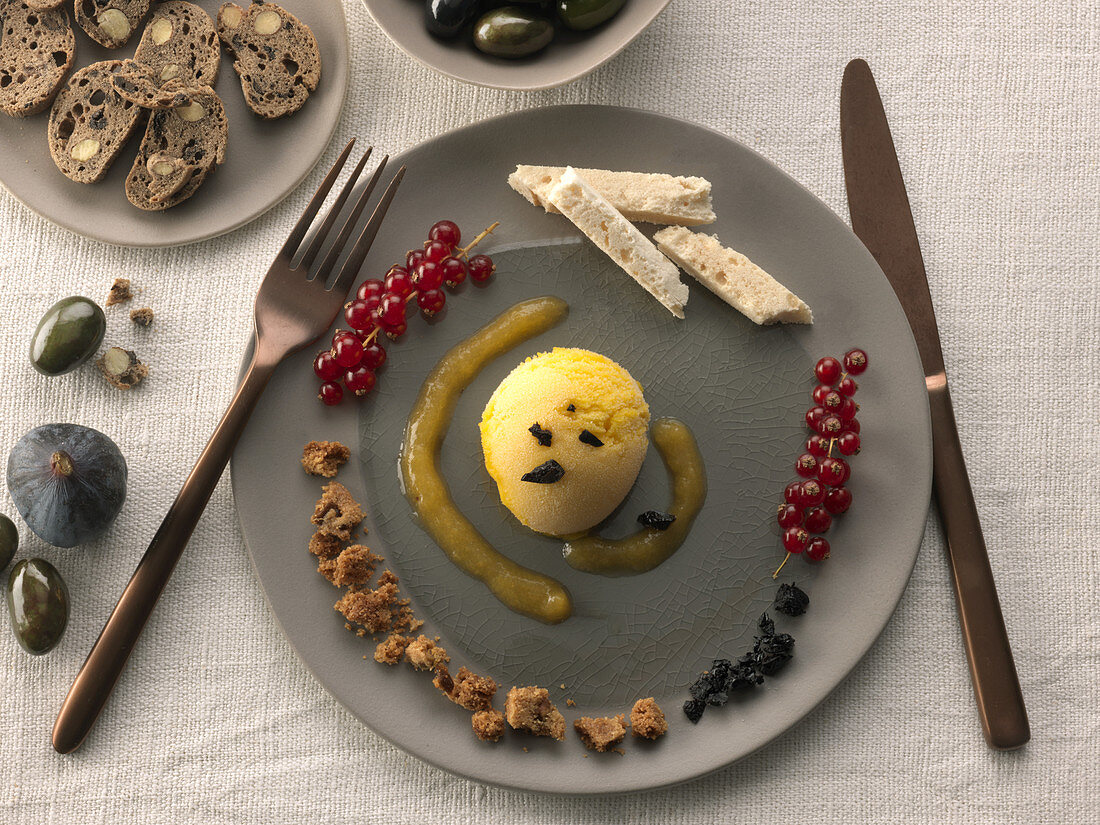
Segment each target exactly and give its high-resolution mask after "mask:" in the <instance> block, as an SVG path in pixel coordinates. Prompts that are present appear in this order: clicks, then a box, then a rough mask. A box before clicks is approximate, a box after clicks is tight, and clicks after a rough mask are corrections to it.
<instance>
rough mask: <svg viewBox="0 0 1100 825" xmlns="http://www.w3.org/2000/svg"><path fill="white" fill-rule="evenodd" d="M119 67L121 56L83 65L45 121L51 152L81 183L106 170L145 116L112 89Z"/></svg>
mask: <svg viewBox="0 0 1100 825" xmlns="http://www.w3.org/2000/svg"><path fill="white" fill-rule="evenodd" d="M121 66H122V62H121V61H119V60H104V61H103V62H101V63H93V64H91V65H90V66H85V67H84V68H83V69H79V70H77V71H75V72H73V75H72V77H70V78H69V82H68V84H67V85H66V86H65V88H64V89H62V90H61V93H60V94H59V95H58V96H57V97H56V98H55V99H54V102H53V108H52V109H51V110H50V122H49V123H48V124H47V126H46V137H47V139H48V140H49V145H50V156H51V157H53V162H54V163H55V164H56V165H57V168H58V169H60V170H61V174H63V175H64V176H65V177H67V178H69V179H71V180H75V181H76V182H77V183H95V182H96V181H98V180H100V179H101V178H102V177H103V176H104V175H106V174H107V170H108V169H110V168H111V164H112V163H114V160H115V158H116V157H118V154H119V152H121V151H122V147H123V146H125V145H126V142H127V141H128V140H129V139H130V135H132V134H133V133H134V129H136V128H137V125H138V121H140V120H141V117H142V114H143V113H142V110H141V107H140V106H136V105H135V104H133V103H132V102H130V101H129V100H124V99H123V98H121V97H119V95H118V93H117V92H115V90H114V86H113V81H114V79H115V74H116V73H117V72H118V70H119V68H120V67H121Z"/></svg>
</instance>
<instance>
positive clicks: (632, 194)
mask: <svg viewBox="0 0 1100 825" xmlns="http://www.w3.org/2000/svg"><path fill="white" fill-rule="evenodd" d="M564 172H565V167H564V166H517V167H516V171H515V172H513V173H512V174H510V175H509V176H508V185H509V186H511V187H512V188H513V189H515V190H516V191H517V192H519V193H520V194H521V195H523V197H525V198H527V200H528V201H530V202H531V203H533V204H534V205H535V206H541V207H542V208H543V209H545V210H546V211H547V212H557V211H558V209H557V207H555V206H554V204H553V203H552V202H551V201H550V199H549V198H547V196H546V195H547V193H548V192H549V191H550V190H551V189H552V188H553V187H554V186H555V185H556V184H557V182H558V181H559V180H561V176H562V174H563V173H564ZM577 173H578V174H579V175H580V176H581V177H583V178H584V179H585V180H586V181H587V182H588V184H589V185H590V186H591V187H592V188H593V189H595V190H596V191H597V192H599V193H600V194H601V195H603V196H604V197H605V198H606V199H607V201H608V202H609V203H610V204H611V205H612V206H614V207H615V208H616V209H617V210H619V211H620V212H621V213H622V214H623V217H624V218H626V219H627V220H628V221H637V222H641V223H663V224H677V225H678V226H695V225H697V224H702V223H714V210H713V209H712V208H711V202H710V181H708V180H707V179H706V178H685V177H676V176H673V175H665V174H659V173H650V172H609V171H607V170H606V169H577Z"/></svg>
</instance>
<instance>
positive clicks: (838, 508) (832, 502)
mask: <svg viewBox="0 0 1100 825" xmlns="http://www.w3.org/2000/svg"><path fill="white" fill-rule="evenodd" d="M824 504H825V509H826V510H828V511H829V512H830V513H832V514H833V515H834V516H839V515H840V514H841V513H846V512H848V508H849V507H851V506H852V492H851V491H850V490H849V489H848V488H847V487H834V488H833V489H831V490H830V491H829V492H827V493H826V494H825V502H824Z"/></svg>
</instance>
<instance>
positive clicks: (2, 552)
mask: <svg viewBox="0 0 1100 825" xmlns="http://www.w3.org/2000/svg"><path fill="white" fill-rule="evenodd" d="M18 549H19V531H18V530H17V529H16V528H15V523H14V522H13V521H12V520H11V519H10V518H8V517H7V516H5V515H3V514H0V570H3V569H4V568H5V567H7V566H8V564H9V563H10V562H11V560H12V559H13V558H14V557H15V551H16V550H18Z"/></svg>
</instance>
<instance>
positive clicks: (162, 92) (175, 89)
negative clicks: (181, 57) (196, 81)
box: [111, 60, 202, 109]
mask: <svg viewBox="0 0 1100 825" xmlns="http://www.w3.org/2000/svg"><path fill="white" fill-rule="evenodd" d="M111 85H112V86H113V88H114V90H115V93H116V94H118V95H119V96H120V97H122V98H123V99H124V100H128V101H130V102H131V103H135V104H137V105H138V106H140V107H141V108H142V109H178V108H179V107H181V106H186V105H187V104H189V103H190V102H191V98H192V97H193V96H194V94H195V92H196V90H197V89H199V88H202V87H201V86H200V87H195V86H187V85H185V84H183V83H181V82H180V81H178V80H167V81H162V80H161V79H160V73H159V72H158V71H157V70H156V69H154V68H152V67H151V66H146V65H145V64H144V63H138V62H137V61H136V60H122V61H120V62H119V67H118V70H117V71H116V72H115V73H114V77H113V78H112V79H111Z"/></svg>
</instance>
